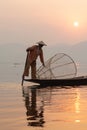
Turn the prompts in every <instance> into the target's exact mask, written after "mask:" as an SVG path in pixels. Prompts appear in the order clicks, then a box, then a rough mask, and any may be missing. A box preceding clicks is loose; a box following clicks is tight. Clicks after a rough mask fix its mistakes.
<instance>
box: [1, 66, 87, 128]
mask: <svg viewBox="0 0 87 130" xmlns="http://www.w3.org/2000/svg"><path fill="white" fill-rule="evenodd" d="M1 67H2V69H1ZM1 67H0V72H1V75H0V129H1V130H58V129H60V130H73V129H75V130H77V129H78V130H87V86H75V87H70V86H66V87H64V86H60V87H55V86H54V87H50V86H48V87H44V88H37V87H36V86H35V85H34V84H31V83H24V86H23V87H22V86H21V74H22V69H23V66H22V65H19V64H12V65H9V64H8V65H7V64H6V66H4V65H2V66H1ZM3 68H4V69H3Z"/></svg>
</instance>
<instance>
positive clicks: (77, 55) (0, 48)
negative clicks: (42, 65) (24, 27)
mask: <svg viewBox="0 0 87 130" xmlns="http://www.w3.org/2000/svg"><path fill="white" fill-rule="evenodd" d="M27 47H28V45H24V44H6V45H0V62H2V61H3V62H5V61H6V62H25V57H26V48H27ZM43 50H44V55H45V60H47V59H49V58H50V57H51V56H53V55H55V54H56V53H66V54H68V55H70V56H71V57H72V58H73V59H74V60H75V61H78V62H81V63H83V62H85V63H87V58H86V55H87V41H83V42H80V43H77V44H75V45H72V46H71V45H68V44H56V45H53V46H50V45H48V46H46V47H43Z"/></svg>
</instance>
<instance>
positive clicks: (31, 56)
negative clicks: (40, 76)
mask: <svg viewBox="0 0 87 130" xmlns="http://www.w3.org/2000/svg"><path fill="white" fill-rule="evenodd" d="M36 44H38V45H33V46H32V47H29V48H27V49H26V52H27V57H26V62H25V68H24V72H23V75H22V85H23V80H24V77H25V76H29V69H30V67H31V78H32V79H36V60H37V58H38V56H39V57H40V61H41V63H42V65H43V66H45V64H44V57H43V50H42V47H43V46H46V44H45V43H44V42H43V41H39V42H37V43H36Z"/></svg>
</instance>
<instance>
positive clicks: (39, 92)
mask: <svg viewBox="0 0 87 130" xmlns="http://www.w3.org/2000/svg"><path fill="white" fill-rule="evenodd" d="M23 97H24V102H25V107H26V115H27V121H28V126H35V127H44V124H45V123H46V122H47V120H46V119H47V118H48V119H49V120H51V121H62V122H76V123H79V122H81V119H80V117H81V115H80V112H81V110H80V106H81V104H80V91H79V88H78V87H76V88H75V87H70V86H67V87H63V86H60V87H55V86H54V87H53V86H52V87H50V86H48V87H47V86H46V87H44V88H42V87H41V86H39V87H37V86H29V87H23ZM62 113H63V114H65V116H63V114H62ZM66 113H67V114H68V113H71V114H68V116H67V114H66ZM60 115H61V116H60ZM71 115H72V116H71ZM51 118H52V119H51Z"/></svg>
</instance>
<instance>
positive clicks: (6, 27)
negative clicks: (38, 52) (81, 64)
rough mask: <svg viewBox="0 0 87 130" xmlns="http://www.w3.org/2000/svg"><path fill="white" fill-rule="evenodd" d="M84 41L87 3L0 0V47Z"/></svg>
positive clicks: (66, 0)
mask: <svg viewBox="0 0 87 130" xmlns="http://www.w3.org/2000/svg"><path fill="white" fill-rule="evenodd" d="M39 40H43V41H44V42H46V43H47V44H49V45H52V44H60V43H68V44H75V43H78V42H80V41H86V40H87V0H0V44H7V43H21V44H25V43H35V42H37V41H39Z"/></svg>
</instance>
